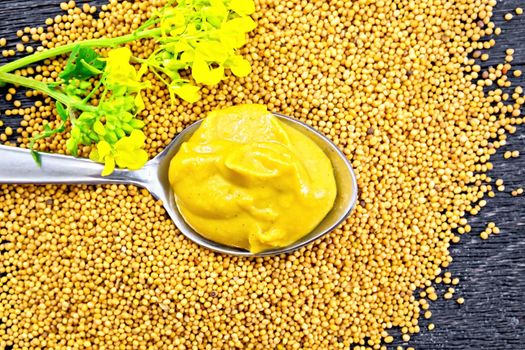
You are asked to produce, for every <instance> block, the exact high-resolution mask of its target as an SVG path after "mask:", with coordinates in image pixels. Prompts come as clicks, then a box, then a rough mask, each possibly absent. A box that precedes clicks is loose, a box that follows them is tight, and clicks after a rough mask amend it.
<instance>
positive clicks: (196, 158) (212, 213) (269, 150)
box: [169, 105, 337, 253]
mask: <svg viewBox="0 0 525 350" xmlns="http://www.w3.org/2000/svg"><path fill="white" fill-rule="evenodd" d="M169 181H170V184H171V186H172V188H173V192H174V196H175V201H176V204H177V207H178V208H179V211H180V212H181V214H182V216H183V217H184V219H185V220H186V221H187V223H188V224H189V225H190V226H191V227H192V228H193V229H194V230H196V231H197V232H198V233H200V234H201V235H202V236H204V237H206V238H208V239H210V240H212V241H215V242H218V243H221V244H224V245H229V246H234V247H239V248H244V249H247V250H249V251H250V252H252V253H258V252H262V251H265V250H268V249H272V248H278V247H286V246H288V245H291V244H292V243H294V242H295V241H297V240H298V239H300V238H301V237H303V236H305V235H307V234H308V233H310V232H311V231H312V230H313V229H314V228H315V227H316V226H317V225H318V224H319V223H320V222H321V221H322V219H323V218H324V217H325V216H326V214H327V213H328V212H329V211H330V210H331V209H332V207H333V205H334V201H335V198H336V195H337V187H336V181H335V178H334V171H333V168H332V164H331V162H330V160H329V158H328V157H327V156H326V155H325V153H324V152H323V151H322V150H321V148H319V146H317V145H316V144H315V143H314V142H313V141H312V140H311V139H310V138H308V137H307V136H306V135H304V134H303V133H301V132H300V131H297V130H295V129H293V128H292V127H290V126H288V125H285V124H284V123H282V122H281V121H279V120H278V118H276V117H275V116H274V115H272V114H271V113H270V112H268V111H267V109H266V107H265V106H262V105H239V106H234V107H229V108H226V109H223V110H217V111H213V112H210V113H209V114H208V116H207V118H206V119H205V120H204V122H203V123H202V125H201V126H200V127H199V129H198V130H197V131H196V132H195V133H194V134H193V135H192V137H191V138H190V139H189V140H188V141H187V142H185V143H184V144H182V146H181V148H180V150H179V151H178V152H177V154H176V155H175V156H174V157H173V159H172V160H171V163H170V168H169Z"/></svg>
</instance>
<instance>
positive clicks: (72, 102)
mask: <svg viewBox="0 0 525 350" xmlns="http://www.w3.org/2000/svg"><path fill="white" fill-rule="evenodd" d="M0 81H1V82H4V83H9V84H14V85H20V86H23V87H26V88H29V89H33V90H38V91H40V92H43V93H45V94H46V95H48V96H49V97H52V98H54V99H55V100H56V101H59V102H62V103H63V104H64V105H66V106H69V107H73V108H75V109H77V110H80V111H84V112H94V111H96V110H97V107H95V106H91V105H88V104H86V103H84V102H82V101H81V100H78V99H74V98H72V97H70V96H68V95H66V94H63V93H61V92H60V91H58V90H54V89H51V88H50V87H49V86H48V85H47V84H46V83H44V82H41V81H38V80H35V79H29V78H25V77H21V76H19V75H15V74H11V73H3V72H0Z"/></svg>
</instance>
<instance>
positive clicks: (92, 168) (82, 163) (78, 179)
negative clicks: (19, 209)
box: [0, 145, 135, 185]
mask: <svg viewBox="0 0 525 350" xmlns="http://www.w3.org/2000/svg"><path fill="white" fill-rule="evenodd" d="M40 156H41V160H42V166H41V167H39V166H38V165H37V164H36V162H35V160H34V159H33V157H32V156H31V152H30V151H29V150H27V149H23V148H18V147H10V146H3V145H0V183H2V184H86V185H88V184H89V185H91V184H92V185H95V184H126V183H133V182H135V181H133V180H134V179H133V178H134V176H133V173H134V172H132V171H126V170H116V171H115V172H114V173H113V174H111V175H109V176H104V177H103V176H101V175H100V174H101V172H102V169H103V168H104V166H103V165H102V164H98V163H95V162H92V161H91V160H89V159H81V158H75V157H71V156H65V155H61V154H51V153H40Z"/></svg>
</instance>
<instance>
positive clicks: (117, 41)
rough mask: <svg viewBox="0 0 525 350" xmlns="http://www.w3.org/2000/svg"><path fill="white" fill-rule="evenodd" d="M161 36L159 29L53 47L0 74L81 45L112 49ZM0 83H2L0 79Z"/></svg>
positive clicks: (24, 58) (15, 63)
mask: <svg viewBox="0 0 525 350" xmlns="http://www.w3.org/2000/svg"><path fill="white" fill-rule="evenodd" d="M160 35H161V30H160V28H156V29H149V30H145V31H142V32H138V33H132V34H128V35H123V36H119V37H116V38H109V39H106V38H102V39H90V40H85V41H82V42H79V43H72V44H67V45H64V46H59V47H55V48H53V49H49V50H45V51H42V52H37V53H35V54H33V55H30V56H26V57H23V58H20V59H18V60H16V61H13V62H9V63H7V64H5V65H3V66H1V67H0V73H9V72H12V71H14V70H17V69H20V68H24V67H26V66H28V65H30V64H33V63H36V62H40V61H43V60H46V59H48V58H53V57H56V56H60V55H63V54H65V53H68V52H71V51H72V50H73V49H74V48H75V47H76V46H77V45H82V46H85V47H114V46H118V45H122V44H125V43H128V42H131V41H135V40H139V39H145V38H155V37H158V36H160ZM0 81H3V80H2V79H0Z"/></svg>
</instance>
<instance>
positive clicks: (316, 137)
mask: <svg viewBox="0 0 525 350" xmlns="http://www.w3.org/2000/svg"><path fill="white" fill-rule="evenodd" d="M274 115H275V116H276V117H278V118H279V119H280V121H282V122H284V123H286V124H287V125H289V126H291V127H293V128H295V129H297V130H298V131H300V132H302V133H303V134H305V135H306V136H308V137H309V138H310V139H311V140H312V141H314V142H315V143H316V144H317V145H318V146H319V147H320V148H321V149H322V150H323V151H324V153H325V154H326V155H327V156H328V158H329V159H330V161H331V162H332V166H333V169H334V175H335V180H336V184H337V196H336V199H335V202H334V206H333V208H332V210H331V211H330V212H329V213H328V214H327V215H326V216H325V218H324V219H323V220H322V221H321V223H319V225H318V226H317V227H316V228H315V229H314V230H313V231H312V232H310V233H309V234H308V235H306V236H304V237H303V238H301V239H300V240H298V241H296V242H295V243H293V244H292V245H290V246H287V247H283V248H276V249H271V250H267V251H264V252H261V253H257V254H253V253H251V252H249V251H247V250H244V249H241V248H236V247H232V246H227V245H224V244H220V243H217V242H214V241H211V240H209V239H207V238H205V237H203V236H201V235H200V234H199V233H198V232H196V231H195V230H194V229H193V228H191V227H190V225H188V223H187V222H186V221H185V220H184V218H183V217H182V215H181V213H180V212H179V210H178V208H177V206H176V204H175V197H174V194H173V191H172V189H171V186H170V183H169V179H168V170H169V166H170V161H171V159H172V158H173V156H174V155H175V154H176V153H177V152H178V150H179V149H180V147H181V145H182V144H183V143H184V142H185V141H187V140H188V139H189V138H190V137H191V136H192V135H193V133H194V132H195V131H196V130H197V129H198V128H199V126H200V125H201V123H202V120H199V121H197V122H195V123H194V124H192V125H190V126H189V127H187V128H186V129H184V130H183V131H182V132H181V133H180V134H179V135H177V137H176V138H175V139H174V140H173V141H172V142H171V143H170V144H169V145H168V146H167V147H166V148H165V149H164V151H162V152H161V153H160V154H159V155H157V156H156V157H155V158H153V159H152V160H150V161H149V162H148V163H146V165H145V166H144V167H143V168H142V169H139V170H136V171H130V170H119V169H117V170H115V172H113V173H112V174H111V175H109V176H106V177H102V176H101V175H100V174H101V172H102V169H103V165H102V164H99V163H95V162H92V161H91V160H88V159H80V158H74V157H71V156H65V155H60V154H50V153H43V154H41V160H42V166H41V167H40V168H39V167H38V166H37V165H36V164H35V162H34V160H33V158H32V156H31V154H30V152H29V151H28V150H26V149H22V148H16V147H10V146H0V183H4V184H92V185H96V184H128V185H129V184H132V185H136V186H139V187H143V188H145V189H147V190H148V191H150V192H151V194H152V195H153V196H154V197H156V198H157V199H158V200H160V201H162V203H163V205H164V208H165V209H166V212H167V213H168V215H169V216H170V218H171V219H172V220H173V222H174V223H175V225H176V226H177V228H178V229H179V230H180V231H181V232H182V234H184V235H185V236H186V237H187V238H189V239H190V240H192V241H193V242H195V243H197V244H198V245H200V246H203V247H206V248H208V249H211V250H214V251H216V252H219V253H224V254H230V255H236V256H245V257H260V256H270V255H278V254H283V253H289V252H293V251H295V250H297V249H299V248H301V247H303V246H305V245H308V244H310V243H312V242H313V241H315V240H317V239H319V238H320V237H322V236H324V235H325V234H327V233H328V232H330V231H331V230H333V229H334V228H336V227H337V226H338V225H339V224H341V223H342V222H343V221H344V220H345V219H346V217H347V216H348V215H349V214H350V212H351V211H352V209H353V207H354V206H355V203H356V200H357V182H356V176H355V173H354V171H353V169H352V166H351V164H350V162H349V161H348V159H347V158H346V157H345V156H344V154H343V153H342V152H341V151H340V150H339V149H338V148H337V146H336V145H334V144H333V143H332V142H331V141H330V140H329V139H328V138H327V137H326V136H324V135H323V134H321V133H320V132H318V131H317V130H315V129H313V128H312V127H310V126H308V125H307V124H304V123H302V122H300V121H298V120H295V119H293V118H290V117H288V116H285V115H281V114H277V113H274ZM297 221H298V224H299V225H300V218H298V220H297Z"/></svg>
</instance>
